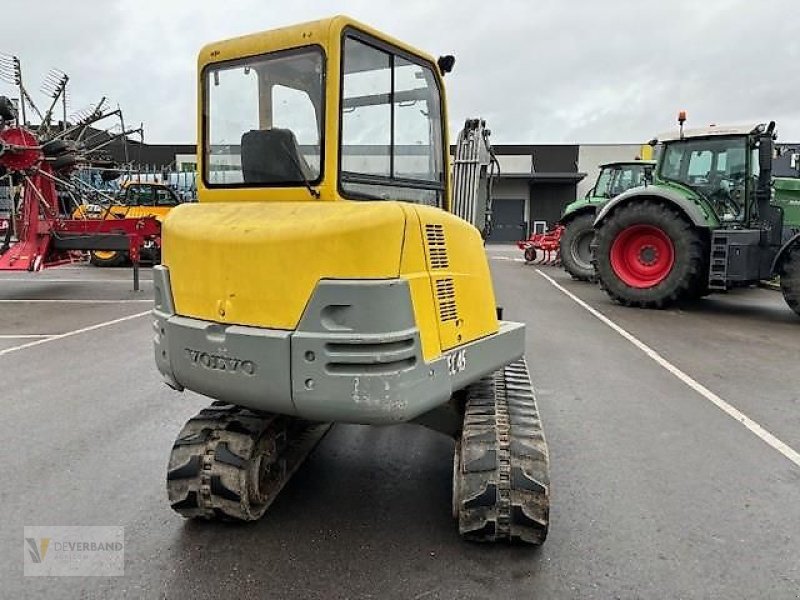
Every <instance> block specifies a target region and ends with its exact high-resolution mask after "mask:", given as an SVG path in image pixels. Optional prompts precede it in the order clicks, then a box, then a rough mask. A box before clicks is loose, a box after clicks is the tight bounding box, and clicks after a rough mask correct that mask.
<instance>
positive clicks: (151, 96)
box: [0, 0, 800, 143]
mask: <svg viewBox="0 0 800 600" xmlns="http://www.w3.org/2000/svg"><path fill="white" fill-rule="evenodd" d="M2 6H3V19H4V23H5V26H4V27H3V33H2V35H0V52H5V53H8V54H16V55H18V56H19V57H20V58H21V59H22V61H23V67H24V70H25V76H26V80H27V82H28V87H29V88H31V90H32V91H33V92H36V93H35V94H33V95H34V97H35V99H39V98H40V97H41V96H40V95H39V93H38V89H39V84H40V81H41V79H42V78H43V76H44V75H45V74H46V72H47V71H48V70H49V69H50V68H52V67H57V68H60V69H62V70H63V71H65V72H67V73H68V74H69V75H70V77H71V92H70V93H71V106H72V108H73V110H78V109H80V108H82V107H83V106H85V105H87V104H90V103H92V102H95V101H96V100H97V99H98V98H99V97H100V96H102V95H107V96H109V97H110V98H112V99H113V100H114V101H115V102H117V103H119V104H120V105H121V106H122V108H123V110H124V112H125V115H126V118H127V120H128V122H130V123H137V124H138V122H140V121H143V122H144V124H145V129H146V141H149V142H153V143H191V142H194V140H195V120H194V114H195V61H196V55H197V52H198V50H199V48H200V46H201V45H203V44H205V43H208V42H210V41H213V40H218V39H225V38H228V37H232V36H236V35H241V34H246V33H252V32H255V31H260V30H267V29H272V28H274V27H279V26H283V25H289V24H293V23H299V22H302V21H308V20H313V19H318V18H321V17H325V16H329V15H332V14H338V13H343V14H348V15H350V16H353V17H355V18H357V19H360V20H362V21H364V22H366V23H368V24H370V25H373V26H374V27H377V28H378V29H381V30H383V31H385V32H387V33H390V34H392V35H394V36H395V37H398V38H400V39H403V40H405V41H407V42H409V43H411V44H413V45H415V46H417V47H419V48H422V49H424V50H426V51H428V52H429V53H431V54H433V55H435V56H438V55H441V54H454V55H455V56H456V59H457V61H456V68H455V70H454V72H453V73H451V74H450V75H448V77H447V80H446V81H447V88H448V96H449V103H450V119H451V131H453V132H455V131H457V130H458V128H459V125H460V123H461V122H462V121H463V120H464V118H466V117H470V116H477V115H480V116H482V117H484V118H485V119H486V120H487V121H488V123H489V126H490V127H491V129H492V131H493V139H494V142H495V143H571V142H579V143H596V142H643V141H646V140H648V139H650V138H651V137H652V136H653V135H654V134H656V133H659V132H661V131H664V130H666V129H670V128H671V127H672V126H673V123H674V121H675V116H676V114H677V111H678V110H679V109H686V110H687V111H688V114H689V124H690V125H691V126H696V127H697V126H703V125H707V124H709V123H712V122H713V123H726V124H728V123H731V124H735V123H749V122H756V121H768V120H775V121H776V122H777V123H778V132H779V140H782V141H793V142H797V141H800V29H798V25H800V8H799V6H800V1H799V0H762V1H756V0H668V1H666V0H662V1H659V0H651V1H649V2H648V1H642V0H580V1H579V0H485V1H481V2H478V1H474V0H393V1H383V0H340V1H339V2H333V1H330V0H282V1H276V0H227V1H225V2H210V1H208V0H80V1H72V2H68V1H66V0H2ZM10 92H12V90H11V89H10V88H9V87H8V86H7V85H6V84H3V83H0V93H10Z"/></svg>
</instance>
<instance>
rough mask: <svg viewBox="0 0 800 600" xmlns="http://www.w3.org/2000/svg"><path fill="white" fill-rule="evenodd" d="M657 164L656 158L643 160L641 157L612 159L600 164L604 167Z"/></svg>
mask: <svg viewBox="0 0 800 600" xmlns="http://www.w3.org/2000/svg"><path fill="white" fill-rule="evenodd" d="M655 164H656V161H654V160H642V159H641V158H640V159H636V160H612V161H611V162H607V163H603V164H602V165H600V168H601V169H604V168H606V167H624V166H626V165H653V166H655Z"/></svg>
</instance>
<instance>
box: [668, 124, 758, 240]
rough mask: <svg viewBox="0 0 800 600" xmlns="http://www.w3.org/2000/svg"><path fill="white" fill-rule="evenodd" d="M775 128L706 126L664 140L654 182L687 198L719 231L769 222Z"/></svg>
mask: <svg viewBox="0 0 800 600" xmlns="http://www.w3.org/2000/svg"><path fill="white" fill-rule="evenodd" d="M773 136H774V124H771V125H770V126H765V125H763V124H761V125H747V126H743V127H714V126H712V127H707V128H703V129H694V130H688V131H685V132H683V131H682V132H681V133H680V134H679V135H677V136H676V135H674V134H672V135H666V136H662V137H660V138H659V141H660V142H662V143H663V145H664V146H663V150H662V154H661V160H660V162H659V166H658V169H657V172H656V177H657V178H658V182H659V183H661V184H664V185H666V186H669V187H671V188H673V189H674V190H676V191H677V192H678V193H679V194H682V195H686V196H687V197H688V198H691V199H692V200H693V201H695V202H697V203H698V204H699V205H701V206H702V207H703V210H704V211H707V212H708V213H709V218H710V219H712V220H714V221H716V222H717V224H718V225H719V226H720V227H723V228H742V227H750V226H757V224H758V223H760V222H763V221H764V220H770V219H773V218H774V215H771V214H770V213H771V212H772V211H771V210H770V208H769V199H770V194H771V187H770V186H771V169H772V164H771V163H772V147H773V146H772V140H773Z"/></svg>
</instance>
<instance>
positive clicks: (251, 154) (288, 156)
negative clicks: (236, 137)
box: [242, 127, 317, 184]
mask: <svg viewBox="0 0 800 600" xmlns="http://www.w3.org/2000/svg"><path fill="white" fill-rule="evenodd" d="M242 177H243V178H244V182H245V183H256V184H258V183H302V182H303V178H305V179H306V180H309V181H312V180H314V179H316V178H317V176H316V174H315V173H313V172H312V170H311V167H309V165H308V163H307V162H306V160H305V158H304V157H303V155H302V153H301V152H300V147H299V146H298V145H297V138H295V136H294V133H293V132H292V131H291V130H290V129H278V128H275V127H273V128H272V129H251V130H250V131H248V132H246V133H244V134H243V135H242Z"/></svg>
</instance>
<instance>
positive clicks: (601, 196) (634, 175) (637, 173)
mask: <svg viewBox="0 0 800 600" xmlns="http://www.w3.org/2000/svg"><path fill="white" fill-rule="evenodd" d="M655 164H656V163H655V161H650V160H636V161H621V162H612V163H606V164H604V165H601V166H600V174H599V175H598V176H597V182H596V183H595V184H594V187H592V189H590V190H589V191H588V192H587V193H586V199H587V200H588V201H590V202H602V201H604V200H607V199H609V198H614V197H615V196H618V195H620V194H621V193H622V192H625V191H627V190H629V189H631V188H634V187H639V186H640V185H644V184H645V182H646V181H648V180H650V179H651V174H652V171H653V167H654V166H655ZM565 212H566V211H565Z"/></svg>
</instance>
